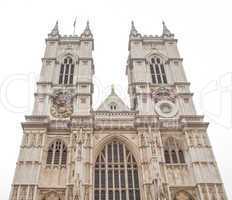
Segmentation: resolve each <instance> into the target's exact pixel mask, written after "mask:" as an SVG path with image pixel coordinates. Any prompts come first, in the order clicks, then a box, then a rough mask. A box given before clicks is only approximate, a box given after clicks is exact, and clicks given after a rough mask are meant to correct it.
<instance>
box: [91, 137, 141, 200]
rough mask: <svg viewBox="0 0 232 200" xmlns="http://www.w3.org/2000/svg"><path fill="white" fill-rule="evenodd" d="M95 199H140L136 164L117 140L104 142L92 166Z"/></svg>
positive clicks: (131, 155)
mask: <svg viewBox="0 0 232 200" xmlns="http://www.w3.org/2000/svg"><path fill="white" fill-rule="evenodd" d="M94 199H95V200H106V199H107V200H140V189H139V175H138V166H137V163H136V160H135V158H134V156H133V154H132V153H131V152H130V151H129V150H128V149H127V147H126V145H125V144H124V143H122V142H120V141H118V140H113V141H111V142H110V143H108V144H106V145H105V146H104V148H103V150H102V151H101V152H100V154H99V155H98V156H97V159H96V162H95V166H94Z"/></svg>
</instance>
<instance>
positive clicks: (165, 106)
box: [155, 100, 177, 117]
mask: <svg viewBox="0 0 232 200" xmlns="http://www.w3.org/2000/svg"><path fill="white" fill-rule="evenodd" d="M155 111H156V112H157V114H158V115H160V116H162V117H173V116H175V115H176V114H177V107H176V105H175V104H174V103H172V102H171V101H167V100H163V101H159V102H158V103H157V104H156V105H155Z"/></svg>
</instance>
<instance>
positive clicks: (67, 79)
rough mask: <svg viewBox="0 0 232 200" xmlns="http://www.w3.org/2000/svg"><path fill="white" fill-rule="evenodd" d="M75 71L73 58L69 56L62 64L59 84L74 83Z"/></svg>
mask: <svg viewBox="0 0 232 200" xmlns="http://www.w3.org/2000/svg"><path fill="white" fill-rule="evenodd" d="M73 73H74V63H73V60H72V58H71V57H67V58H65V59H64V61H63V63H62V64H61V66H60V76H59V84H73Z"/></svg>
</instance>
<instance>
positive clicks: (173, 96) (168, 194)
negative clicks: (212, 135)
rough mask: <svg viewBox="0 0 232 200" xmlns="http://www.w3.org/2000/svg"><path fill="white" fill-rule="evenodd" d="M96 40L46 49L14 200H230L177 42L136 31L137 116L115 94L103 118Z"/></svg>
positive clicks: (129, 71)
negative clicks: (97, 96) (96, 96)
mask: <svg viewBox="0 0 232 200" xmlns="http://www.w3.org/2000/svg"><path fill="white" fill-rule="evenodd" d="M93 50H94V40H93V35H92V32H91V30H90V27H89V23H87V26H86V28H85V29H84V31H83V33H82V34H81V35H80V36H78V35H71V36H66V35H61V34H60V33H59V29H58V23H56V25H55V27H54V28H53V30H52V31H51V33H50V34H49V35H48V37H47V39H46V49H45V54H44V57H43V58H42V69H41V74H40V79H39V81H38V82H37V91H36V93H35V102H34V109H33V112H32V114H31V115H30V116H26V117H25V122H23V123H22V128H23V140H22V144H21V147H20V153H19V158H18V161H17V166H16V171H15V176H14V180H13V184H12V189H11V193H10V200H226V199H227V197H226V194H225V191H224V187H223V183H222V180H221V178H220V174H219V170H218V167H217V163H216V161H215V158H214V155H213V152H212V147H211V144H210V142H209V138H208V135H207V127H208V123H207V122H204V120H203V116H200V115H197V113H196V111H195V108H194V104H193V100H192V96H193V93H191V91H190V89H189V86H190V83H189V82H188V81H187V79H186V76H185V73H184V69H183V65H182V58H181V57H180V55H179V52H178V49H177V40H176V39H175V37H174V35H173V34H172V33H171V32H170V31H169V30H168V28H167V27H166V25H165V23H163V33H162V34H161V36H146V35H144V36H143V35H141V34H140V33H139V32H138V31H137V30H136V28H135V26H134V23H133V22H132V26H131V32H130V36H129V47H128V50H129V56H128V61H127V66H126V75H127V77H128V94H129V98H130V107H128V106H127V105H126V104H125V103H124V102H123V101H122V99H121V98H120V97H119V96H118V95H117V94H116V92H115V90H114V88H113V87H112V91H111V93H110V94H109V96H108V97H107V98H106V99H105V100H104V101H103V103H102V104H101V105H100V106H99V108H98V109H97V110H93V108H92V102H93V100H92V95H93V92H94V85H93V75H94V62H93V57H92V51H93Z"/></svg>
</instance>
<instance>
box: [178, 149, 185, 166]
mask: <svg viewBox="0 0 232 200" xmlns="http://www.w3.org/2000/svg"><path fill="white" fill-rule="evenodd" d="M179 159H180V163H185V159H184V153H183V151H182V150H179Z"/></svg>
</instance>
